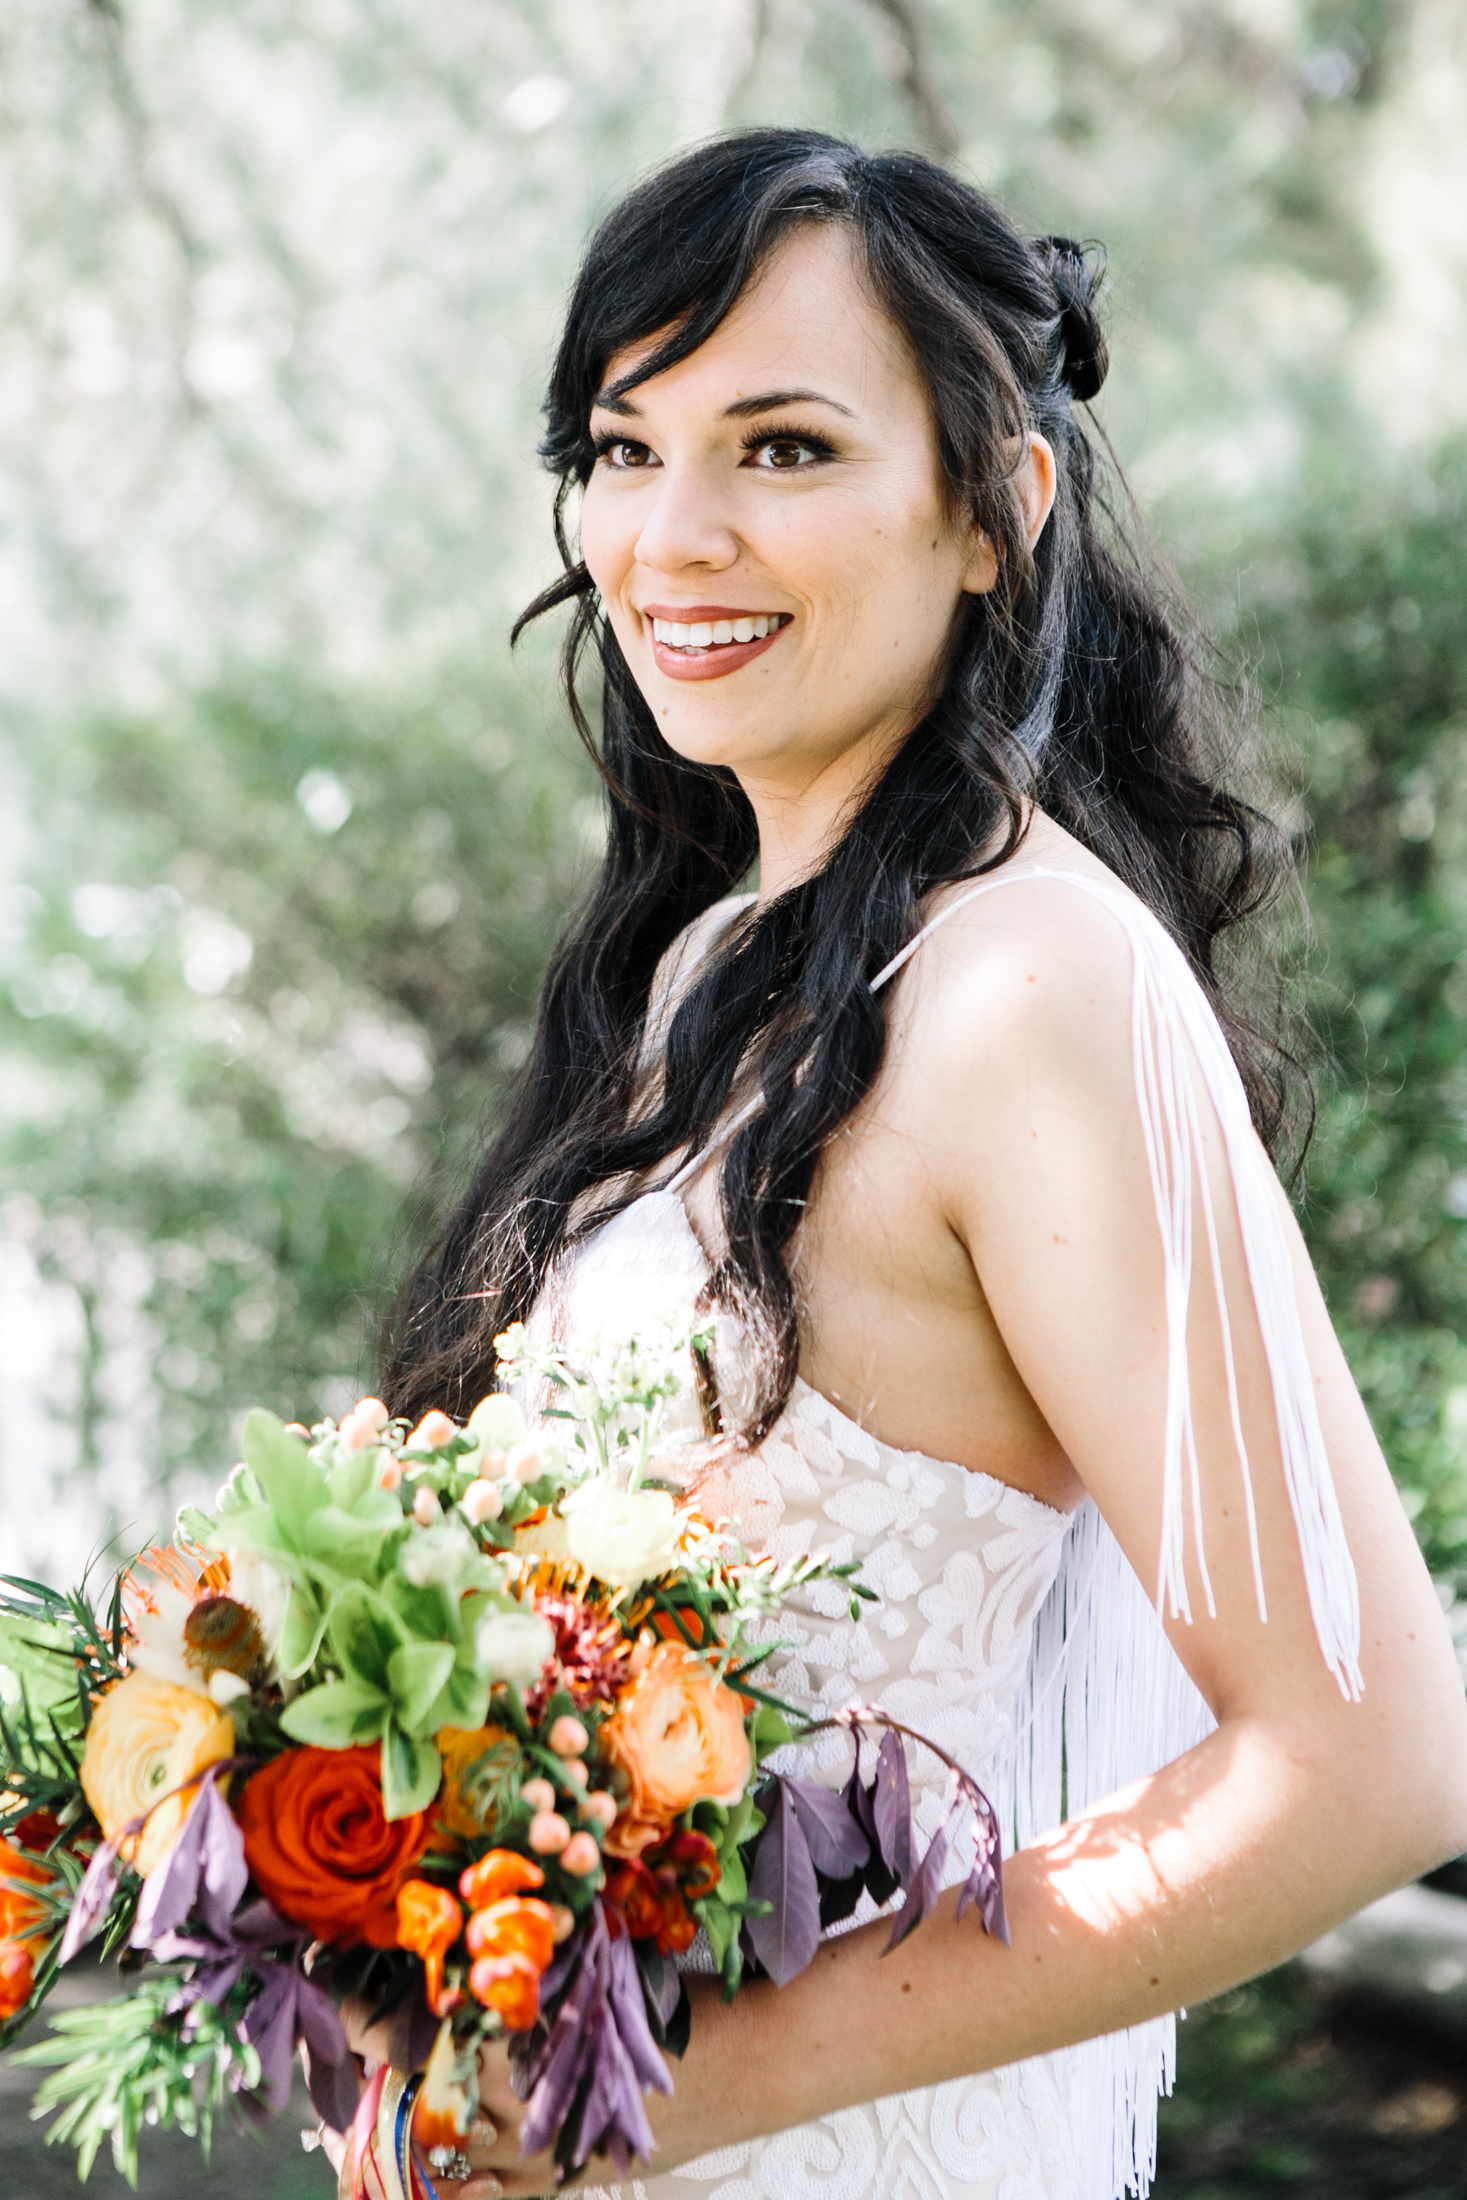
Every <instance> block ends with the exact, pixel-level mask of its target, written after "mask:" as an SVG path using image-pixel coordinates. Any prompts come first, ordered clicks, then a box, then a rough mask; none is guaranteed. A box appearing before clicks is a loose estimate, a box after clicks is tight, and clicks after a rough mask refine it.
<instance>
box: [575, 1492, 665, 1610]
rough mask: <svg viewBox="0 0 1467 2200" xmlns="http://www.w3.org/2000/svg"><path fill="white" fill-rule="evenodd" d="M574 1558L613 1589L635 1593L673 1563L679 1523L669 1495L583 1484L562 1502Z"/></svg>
mask: <svg viewBox="0 0 1467 2200" xmlns="http://www.w3.org/2000/svg"><path fill="white" fill-rule="evenodd" d="M562 1510H563V1512H564V1513H565V1516H566V1522H567V1527H568V1542H569V1547H570V1555H571V1557H572V1558H574V1559H576V1560H578V1561H579V1563H580V1564H581V1565H582V1566H584V1567H586V1569H587V1570H588V1572H590V1573H593V1574H594V1575H595V1576H596V1579H597V1580H598V1581H604V1582H606V1583H607V1585H608V1586H609V1587H614V1588H618V1589H634V1588H636V1586H637V1584H638V1582H641V1581H649V1580H651V1579H652V1577H653V1576H654V1575H656V1574H665V1573H666V1572H667V1570H668V1568H669V1567H670V1566H672V1565H673V1564H675V1562H676V1560H677V1556H678V1550H679V1546H680V1544H681V1540H682V1529H681V1524H680V1522H679V1521H678V1519H677V1516H676V1514H675V1513H674V1511H673V1503H672V1498H671V1496H670V1495H669V1494H668V1492H667V1491H666V1490H618V1489H615V1488H613V1487H612V1485H611V1484H610V1483H609V1482H606V1481H602V1480H595V1481H590V1482H583V1483H582V1484H581V1487H580V1488H579V1489H578V1490H574V1491H572V1493H571V1495H570V1496H569V1497H567V1498H566V1499H564V1500H563V1503H562Z"/></svg>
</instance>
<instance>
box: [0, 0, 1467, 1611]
mask: <svg viewBox="0 0 1467 2200" xmlns="http://www.w3.org/2000/svg"><path fill="white" fill-rule="evenodd" d="M1464 36H1467V34H1464V30H1463V25H1462V21H1461V17H1460V11H1459V10H1457V9H1456V8H1455V7H1454V6H1451V5H1448V4H1445V0H1346V4H1343V5H1325V4H1321V5H1317V6H1311V5H1303V4H1295V5H1290V4H1288V0H1270V4H1268V5H1262V4H1258V0H1193V4H1190V5H1186V6H1177V5H1174V4H1161V0H1154V4H1153V0H1025V4H1023V5H1020V4H1019V0H925V4H919V0H710V4H709V5H708V6H706V7H703V8H699V9H697V10H692V9H687V8H685V7H682V6H680V5H678V4H677V0H549V4H548V5H542V4H537V5H536V6H534V7H531V6H529V5H528V0H442V4H441V5H439V6H438V7H436V8H434V9H431V10H423V9H421V8H416V7H412V6H410V5H408V4H406V0H292V4H291V5H289V6H285V5H283V4H281V0H229V4H228V5H226V4H225V0H9V5H8V6H7V8H6V9H5V11H4V13H3V16H0V174H3V179H4V182H3V193H0V200H3V213H0V304H3V311H0V606H3V609H4V626H5V633H6V639H7V646H6V648H5V650H4V652H3V653H0V730H3V738H4V747H3V758H0V772H3V796H4V799H3V802H0V835H3V840H0V846H3V849H4V855H5V863H4V872H3V890H0V935H3V938H0V954H3V957H4V961H3V971H0V976H3V984H0V1167H3V1172H4V1186H5V1198H4V1204H3V1207H0V1383H3V1396H4V1399H5V1408H4V1412H3V1413H0V1559H3V1561H4V1562H5V1563H6V1564H7V1565H10V1566H15V1565H17V1564H19V1565H22V1566H24V1567H27V1568H30V1569H38V1568H43V1567H47V1566H55V1565H63V1566H65V1565H67V1564H69V1563H71V1562H73V1561H74V1560H75V1559H76V1557H77V1556H78V1555H79V1553H80V1551H81V1550H82V1548H83V1547H85V1546H87V1545H90V1544H91V1543H93V1542H103V1541H106V1540H107V1539H108V1538H109V1537H114V1536H115V1537H118V1538H120V1539H122V1540H126V1539H127V1538H129V1537H134V1536H141V1535H142V1534H144V1533H146V1532H148V1531H150V1530H152V1529H154V1528H156V1527H158V1526H160V1525H162V1524H163V1523H164V1522H165V1521H166V1519H167V1517H168V1515H169V1513H170V1511H171V1509H172V1507H173V1505H174V1504H175V1503H177V1502H178V1501H179V1500H180V1499H181V1498H184V1497H188V1496H193V1495H196V1494H198V1493H199V1492H200V1491H203V1490H208V1489H211V1488H212V1486H213V1484H214V1482H215V1481H216V1480H217V1479H218V1477H219V1473H220V1471H221V1469H222V1468H223V1467H225V1466H227V1464H228V1462H229V1459H230V1458H231V1457H232V1455H233V1453H232V1445H233V1428H234V1424H235V1423H236V1421H237V1417H238V1415H239V1412H240V1410H241V1409H242V1408H243V1407H244V1406H245V1405H246V1404H247V1403H248V1402H250V1401H251V1400H252V1399H256V1398H267V1399H269V1400H270V1401H271V1402H272V1403H273V1404H275V1405H278V1406H279V1407H281V1408H283V1409H284V1410H287V1411H291V1412H297V1413H302V1414H305V1415H307V1416H309V1414H310V1413H311V1412H312V1411H313V1410H314V1409H319V1408H322V1407H325V1408H336V1407H339V1406H340V1405H341V1404H342V1403H343V1402H344V1401H345V1400H346V1398H347V1397H348V1395H349V1394H350V1393H351V1392H352V1391H353V1390H354V1389H355V1387H356V1386H357V1384H358V1383H359V1382H360V1381H362V1380H363V1379H364V1378H365V1377H366V1376H367V1375H368V1374H369V1372H370V1364H371V1359H370V1346H371V1337H372V1330H373V1323H374V1319H375V1313H376V1310H377V1308H378V1307H379V1305H380V1303H381V1299H382V1296H383V1292H384V1289H385V1287H386V1284H387V1283H388V1281H389V1280H390V1277H391V1274H392V1273H393V1271H394V1269H395V1268H396V1266H397V1265H398V1264H399V1263H400V1261H401V1258H402V1256H403V1251H404V1248H405V1245H406V1243H407V1242H408V1240H409V1239H410V1237H411V1234H412V1229H413V1223H412V1221H411V1219H409V1220H408V1221H407V1222H404V1221H403V1220H402V1217H403V1215H404V1213H407V1214H408V1215H409V1217H411V1215H412V1213H413V1212H415V1211H416V1210H415V1208H414V1206H413V1204H412V1202H411V1200H410V1198H409V1195H410V1194H411V1193H412V1192H413V1191H414V1188H415V1187H416V1188H417V1189H418V1190H419V1191H421V1190H422V1188H423V1187H424V1186H425V1185H427V1186H429V1187H431V1185H432V1183H433V1182H434V1181H435V1180H436V1179H437V1178H438V1177H441V1175H442V1173H443V1172H447V1173H448V1174H450V1175H451V1173H452V1169H453V1166H454V1163H455V1157H456V1156H458V1155H460V1154H461V1153H462V1151H463V1149H464V1146H465V1143H466V1141H467V1140H468V1139H469V1138H470V1137H471V1136H472V1135H473V1134H474V1132H475V1129H476V1126H478V1125H479V1124H480V1123H481V1122H482V1121H483V1120H485V1119H486V1118H488V1119H492V1116H493V1111H494V1107H495V1104H496V1095H497V1092H498V1089H499V1085H500V1082H501V1080H502V1078H503V1075H504V1073H505V1071H506V1070H507V1069H509V1068H512V1067H513V1066H514V1065H515V1063H516V1062H517V1061H518V1060H519V1059H520V1058H521V1055H522V1053H523V1049H524V1045H525V1036H526V1031H527V1028H528V1020H529V1018H530V1016H531V1014H532V1012H533V1003H534V996H535V989H536V984H537V979H538V972H539V970H540V967H541V965H542V962H543V958H544V955H545V952H546V948H547V945H548V941H549V939H550V937H551V934H552V932H553V929H554V927H555V925H556V923H557V922H558V921H559V918H560V916H561V915H562V913H563V912H564V910H565V908H566V907H567V905H568V902H569V900H570V898H571V897H572V895H573V893H574V891H575V886H576V881H577V878H578V876H580V875H581V874H582V871H583V868H584V865H585V863H586V861H587V860H588V858H589V857H590V856H591V855H592V854H593V853H594V849H595V846H596V840H597V835H598V832H599V829H600V828H599V821H598V814H597V809H596V804H595V797H594V787H593V785H592V783H591V780H590V776H589V773H588V770H587V768H586V767H585V765H584V763H583V762H581V761H580V760H579V759H578V757H577V756H576V755H575V753H574V751H573V746H572V744H571V742H570V741H569V739H568V737H567V734H566V732H565V729H564V728H563V726H562V724H561V722H560V719H559V716H558V714H557V711H556V708H555V705H554V702H553V697H552V693H551V688H550V682H549V651H550V647H551V639H552V638H550V637H547V638H546V640H545V641H544V642H543V643H541V642H537V643H535V644H532V645H531V646H530V647H529V648H528V649H527V650H525V651H523V652H522V653H521V657H520V660H519V661H517V662H515V663H511V661H510V659H509V656H508V652H507V646H506V641H505V634H506V629H507V626H508V623H509V619H510V617H511V616H512V614H513V611H514V609H515V608H517V606H518V604H519V603H520V602H522V601H523V600H524V599H525V597H526V596H527V595H528V594H529V593H530V592H531V591H532V589H533V588H534V587H535V586H536V585H538V583H539V582H540V581H541V580H542V579H543V578H544V577H545V576H546V574H547V573H548V571H549V563H550V561H549V551H548V543H547V530H546V525H545V518H546V496H545V490H544V486H543V484H542V482H541V479H540V477H539V476H538V474H537V472H536V470H535V465H534V460H533V442H534V432H535V411H536V404H537V397H538V388H539V383H540V379H541V376H542V373H543V369H544V365H545V361H546V357H547V354H548V349H549V346H550V343H551V341H552V338H553V332H554V325H555V314H556V309H557V303H558V300H559V298H560V296H561V294H562V292H563V289H564V286H565V283H566V280H567V277H568V274H569V271H570V269H571V267H572V265H573V263H574V258H575V254H576V251H577V248H578V245H579V242H580V240H581V238H582V236H583V235H584V233H585V230H586V228H587V225H588V224H589V222H590V221H591V220H592V219H593V218H594V216H595V214H596V212H597V211H598V210H599V209H600V208H601V207H602V206H603V205H604V204H605V203H606V202H607V200H608V199H609V197H610V196H611V195H612V194H613V193H614V192H615V191H616V190H617V189H618V188H620V187H621V186H622V185H623V184H624V183H625V181H626V180H627V178H628V177H629V176H630V175H632V174H634V173H636V172H637V171H638V170H639V169H641V168H642V167H644V166H645V165H646V164H648V163H649V162H650V161H652V160H654V159H656V158H658V157H661V156H662V155H663V154H665V153H666V152H668V151H669V150H671V149H673V148H674V147H675V146H677V145H679V144H682V143H685V142H687V141H688V140H690V139H692V138H695V137H697V136H699V135H701V134H703V133H705V132H707V131H709V130H711V129H714V128H717V127H719V126H720V125H722V124H724V123H727V122H731V121H738V120H740V119H752V118H761V119H764V118H771V119H791V120H804V121H812V122H816V123H820V124H824V125H827V126H831V127H835V128H839V129H848V130H852V131H854V132H856V133H858V134H860V135H862V136H864V137H866V138H867V139H869V140H872V141H877V142H893V141H899V140H904V141H907V142H916V143H920V144H924V145H926V146H928V147H930V148H932V149H935V150H937V151H938V152H940V153H943V154H945V155H947V156H949V157H952V158H955V159H956V160H958V161H959V162H960V163H961V164H962V165H963V166H964V167H965V168H966V169H967V170H968V171H969V172H971V173H973V174H975V175H977V176H978V177H979V178H980V179H981V180H982V181H983V182H984V183H986V184H987V185H989V186H990V187H991V188H993V189H995V190H997V191H998V192H1000V193H1001V194H1002V195H1004V196H1005V197H1006V198H1007V199H1008V201H1009V202H1010V203H1011V204H1012V205H1013V206H1014V207H1015V208H1016V210H1017V211H1018V213H1019V214H1020V216H1021V218H1023V219H1025V220H1027V221H1029V222H1030V223H1032V225H1033V226H1034V227H1035V228H1036V229H1066V230H1070V231H1072V232H1075V233H1078V234H1080V235H1083V236H1088V237H1099V238H1101V239H1103V240H1104V242H1105V244H1106V245H1107V247H1108V248H1109V251H1110V254H1111V262H1112V280H1111V315H1112V327H1113V336H1114V352H1115V360H1116V365H1115V370H1114V373H1113V376H1112V381H1111V385H1110V387H1109V389H1108V390H1107V392H1106V394H1105V398H1104V400H1103V406H1102V413H1103V418H1104V420H1105V423H1106V426H1107V429H1108V431H1109V433H1110V434H1111V436H1112V438H1113V440H1114V442H1115V444H1116V447H1117V449H1118V451H1119V453H1120V455H1121V457H1122V458H1123V460H1124V461H1125V463H1126V465H1127V467H1128V469H1129V471H1130V474H1131V478H1132V480H1133V483H1134V484H1135V487H1136V489H1137V493H1138V495H1139V497H1140V499H1141V502H1142V505H1143V507H1144V509H1145V510H1146V512H1147V514H1148V517H1149V519H1150V521H1151V524H1152V526H1153V528H1154V529H1155V531H1156V533H1157V535H1158V537H1159V538H1160V540H1161V541H1162V542H1164V543H1165V544H1166V545H1167V548H1168V550H1169V552H1170V554H1171V555H1172V556H1173V557H1174V558H1175V560H1176V561H1177V563H1178V565H1179V567H1180V569H1181V571H1182V573H1183V576H1184V578H1185V580H1186V581H1187V583H1188V585H1189V586H1190V587H1191V589H1192V590H1193V592H1194V594H1195V595H1196V596H1197V598H1198V599H1199V601H1200V602H1201V604H1202V606H1203V608H1204V611H1205V613H1206V615H1207V617H1208V618H1209V620H1210V623H1211V625H1212V628H1213V630H1214V631H1215V632H1216V633H1217V634H1218V635H1219V636H1220V638H1221V640H1222V641H1223V643H1224V645H1225V646H1226V647H1227V648H1228V649H1229V650H1230V651H1231V652H1232V653H1233V654H1234V655H1235V657H1238V656H1240V657H1242V658H1245V659H1247V660H1249V661H1251V662H1252V663H1253V664H1255V665H1256V667H1257V669H1258V674H1259V677H1260V680H1261V684H1262V688H1263V692H1264V695H1265V699H1266V701H1267V704H1268V707H1269V723H1270V741H1271V752H1272V757H1273V770H1274V773H1275V776H1276V779H1277V782H1278V785H1279V788H1280V796H1281V799H1283V800H1285V801H1287V802H1288V803H1289V804H1290V805H1291V809H1290V815H1291V821H1292V822H1293V824H1294V825H1295V827H1296V829H1297V831H1298V833H1299V835H1300V840H1301V845H1303V846H1305V847H1306V848H1307V850H1308V853H1309V859H1310V875H1311V888H1310V891H1311V903H1312V910H1313V918H1312V924H1313V930H1312V935H1311V936H1310V939H1309V941H1308V942H1307V953H1306V957H1305V977H1304V980H1303V985H1304V990H1305V993H1306V995H1307V1007H1308V1010H1309V1013H1310V1016H1311V1018H1312V1024H1313V1030H1314V1033H1315V1035H1316V1041H1315V1042H1311V1045H1312V1046H1313V1049H1314V1067H1315V1070H1316V1075H1317V1077H1318V1078H1319V1081H1320V1096H1321V1117H1320V1132H1319V1136H1318V1138H1317V1140H1316V1144H1315V1147H1314V1151H1313V1155H1312V1158H1311V1162H1310V1167H1309V1173H1308V1178H1307V1191H1306V1193H1305V1198H1304V1209H1303V1211H1304V1214H1305V1219H1306V1224H1307V1227H1308V1229H1309V1232H1310V1235H1311V1240H1312V1243H1313V1245H1314V1247H1315V1250H1316V1253H1317V1255H1318V1257H1319V1259H1320V1262H1321V1265H1322V1268H1323V1271H1324V1274H1325V1278H1326V1283H1327V1287H1328V1290H1329V1293H1330V1297H1331V1301H1332V1305H1333V1307H1334V1310H1335V1312H1336V1315H1337V1317H1338V1318H1339V1320H1340V1322H1341V1324H1342V1327H1343V1329H1344V1332H1345V1335H1346V1341H1347V1345H1348V1348H1349V1350H1350V1353H1351V1356H1352V1360H1353V1363H1354V1365H1355V1367H1356V1371H1357V1373H1358V1375H1359V1377H1360V1379H1361V1382H1362V1384H1363V1386H1364V1389H1365V1392H1366V1396H1367V1399H1368V1401H1369V1404H1370V1406H1371V1410H1372V1412H1373V1414H1374V1416H1375V1419H1376V1424H1377V1426H1378V1428H1379V1429H1380V1431H1381V1434H1382V1436H1383V1438H1384V1440H1385V1442H1386V1445H1387V1449H1388V1451H1389V1453H1390V1456H1391V1460H1392V1464H1393V1466H1394V1467H1395V1469H1396V1471H1397V1473H1398V1475H1399V1477H1400V1479H1401V1481H1402V1484H1403V1487H1404V1488H1405V1489H1406V1491H1407V1499H1408V1503H1409V1504H1410V1505H1411V1507H1412V1508H1413V1511H1414V1514H1415V1517H1416V1520H1417V1524H1418V1528H1419V1530H1420V1532H1421V1533H1422V1536H1423V1539H1424V1540H1425V1542H1426V1545H1427V1548H1428V1551H1429V1554H1430V1556H1431V1559H1432V1562H1433V1565H1434V1566H1435V1567H1436V1569H1437V1571H1438V1572H1439V1574H1440V1575H1441V1576H1442V1578H1443V1581H1444V1584H1445V1586H1446V1589H1447V1591H1448V1592H1450V1590H1451V1589H1452V1588H1454V1587H1455V1580H1456V1570H1457V1569H1458V1567H1459V1566H1460V1567H1463V1568H1464V1569H1467V1480H1464V1460H1467V1357H1464V1348H1463V1345H1462V1343H1461V1341H1460V1340H1461V1337H1462V1333H1463V1329H1464V1321H1463V1314H1464V1297H1463V1295H1464V1292H1467V1260H1464V1252H1463V1229H1464V1218H1467V1147H1464V1128H1463V1125H1464V1110H1467V1083H1464V1073H1463V1069H1462V1066H1461V1065H1462V1060H1463V1048H1464V1042H1467V885H1464V883H1463V876H1464V874H1463V862H1462V858H1463V855H1464V853H1467V636H1464V634H1463V631H1462V627H1461V622H1460V619H1459V618H1458V617H1457V615H1456V609H1457V601H1458V599H1459V597H1460V589H1459V588H1457V589H1454V581H1455V578H1456V571H1455V569H1456V568H1457V566H1459V564H1460V558H1461V550H1462V544H1463V506H1464V497H1467V458H1464V455H1463V446H1462V444H1461V442H1460V440H1458V441H1454V437H1459V436H1460V432H1461V429H1462V426H1463V421H1464V415H1467V387H1464V385H1463V382H1462V378H1461V376H1460V373H1459V372H1457V371H1455V370H1456V366H1457V364H1458V362H1459V360H1460V354H1461V346H1462V344H1463V340H1464V336H1467V304H1464V291H1467V285H1464V269H1467V261H1464V244H1463V237H1462V233H1461V230H1460V224H1457V225H1456V226H1454V224H1453V222H1452V219H1451V214H1450V209H1451V207H1452V205H1453V204H1455V205H1457V206H1458V207H1460V205H1461V203H1463V200H1464V198H1467V159H1464V153H1463V146H1462V136H1461V132H1460V128H1459V127H1458V126H1457V123H1458V118H1459V117H1460V114H1461V112H1462V111H1463V101H1464V92H1467V60H1464ZM1316 1042H1317V1043H1316Z"/></svg>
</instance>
